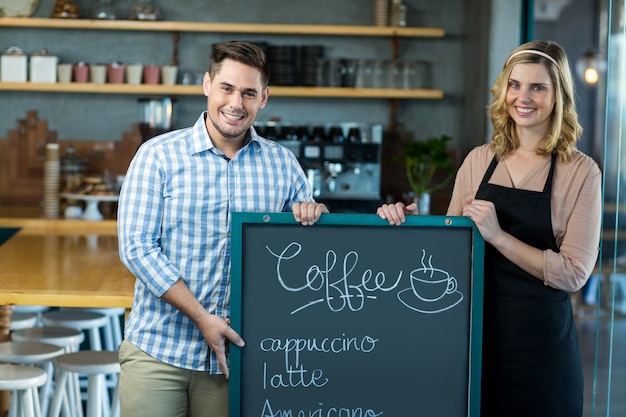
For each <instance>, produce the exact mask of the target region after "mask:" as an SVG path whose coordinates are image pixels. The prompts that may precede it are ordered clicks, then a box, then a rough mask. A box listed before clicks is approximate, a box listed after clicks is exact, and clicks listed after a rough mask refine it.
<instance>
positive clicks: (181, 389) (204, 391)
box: [120, 340, 228, 417]
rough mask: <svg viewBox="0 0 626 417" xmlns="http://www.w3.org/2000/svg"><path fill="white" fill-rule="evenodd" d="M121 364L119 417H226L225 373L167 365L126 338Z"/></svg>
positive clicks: (226, 392)
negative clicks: (212, 373) (214, 373)
mask: <svg viewBox="0 0 626 417" xmlns="http://www.w3.org/2000/svg"><path fill="white" fill-rule="evenodd" d="M120 364H121V368H122V371H121V373H120V410H121V417H228V380H227V379H226V378H224V375H210V374H209V373H208V372H200V371H190V370H188V369H181V368H177V367H174V366H171V365H167V364H165V363H163V362H160V361H158V360H156V359H154V358H152V357H151V356H149V355H147V354H146V353H144V352H143V351H142V350H140V349H138V348H137V347H136V346H135V345H133V344H132V343H130V342H128V341H126V340H124V342H122V346H121V347H120Z"/></svg>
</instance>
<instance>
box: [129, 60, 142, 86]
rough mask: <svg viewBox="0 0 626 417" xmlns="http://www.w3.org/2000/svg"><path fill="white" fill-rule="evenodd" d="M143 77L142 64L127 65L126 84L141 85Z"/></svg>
mask: <svg viewBox="0 0 626 417" xmlns="http://www.w3.org/2000/svg"><path fill="white" fill-rule="evenodd" d="M142 75H143V65H142V64H128V65H126V82H127V83H128V84H141V77H142Z"/></svg>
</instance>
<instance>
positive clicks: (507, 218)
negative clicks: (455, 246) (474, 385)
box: [377, 41, 601, 417]
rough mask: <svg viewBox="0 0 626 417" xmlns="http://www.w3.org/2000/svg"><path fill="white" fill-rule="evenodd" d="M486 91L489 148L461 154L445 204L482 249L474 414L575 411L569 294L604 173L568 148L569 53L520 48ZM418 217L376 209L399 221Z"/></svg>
mask: <svg viewBox="0 0 626 417" xmlns="http://www.w3.org/2000/svg"><path fill="white" fill-rule="evenodd" d="M491 93H492V98H493V100H492V104H491V105H490V106H489V116H490V119H491V123H492V124H493V130H494V132H493V137H492V141H491V143H489V144H485V145H482V146H479V147H477V148H475V149H474V150H472V151H471V152H470V153H469V154H468V156H467V157H466V159H465V161H464V162H463V164H462V166H461V168H460V169H459V171H458V173H457V177H456V180H455V185H454V190H453V193H452V199H451V202H450V205H449V207H448V215H450V216H458V215H463V216H468V217H469V218H471V219H472V220H473V221H474V222H475V224H476V226H477V228H478V230H479V231H480V233H481V235H482V236H483V238H484V240H485V242H486V248H485V263H484V270H485V294H484V310H483V314H484V325H483V367H482V390H481V391H482V401H481V415H482V416H509V417H510V416H525V417H526V416H551V417H556V416H568V417H571V416H582V413H583V375H582V365H581V359H580V352H579V347H578V337H577V333H576V327H575V323H574V318H573V313H572V306H571V301H570V293H572V292H574V291H577V290H579V289H580V288H581V287H582V286H583V285H584V284H585V282H586V280H587V278H588V277H589V275H590V274H591V272H592V269H593V267H594V265H595V263H596V260H597V255H598V246H599V239H600V219H601V194H600V183H601V174H600V170H599V168H598V166H597V164H596V163H595V162H594V161H593V160H592V159H591V158H589V157H588V156H586V155H584V154H583V153H582V152H580V151H579V150H578V149H576V148H575V146H576V142H577V141H578V139H579V138H580V136H581V134H582V128H581V127H580V125H579V124H578V121H577V114H576V108H575V103H574V92H573V83H572V75H571V72H570V67H569V63H568V60H567V56H566V54H565V52H564V51H563V50H562V49H561V47H560V46H559V45H557V44H556V43H554V42H544V41H535V42H529V43H526V44H524V45H521V46H520V47H518V48H517V49H515V50H514V51H513V52H512V53H511V55H510V56H509V58H508V59H507V61H506V63H505V64H504V67H503V69H502V72H501V74H500V75H499V76H498V78H497V79H496V81H495V83H494V86H493V88H492V89H491ZM415 210H416V207H415V206H413V205H409V206H406V207H405V206H404V205H403V204H401V203H396V204H395V205H383V206H381V207H379V209H378V211H377V213H378V214H379V216H381V217H382V218H384V219H387V220H388V221H389V223H391V224H400V223H402V222H403V221H404V219H405V217H404V216H405V214H416V213H415Z"/></svg>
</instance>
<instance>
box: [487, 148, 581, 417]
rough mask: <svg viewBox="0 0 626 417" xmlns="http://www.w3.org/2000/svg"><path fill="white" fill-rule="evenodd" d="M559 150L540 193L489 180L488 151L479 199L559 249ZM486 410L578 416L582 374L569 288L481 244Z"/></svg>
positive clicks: (505, 222)
mask: <svg viewBox="0 0 626 417" xmlns="http://www.w3.org/2000/svg"><path fill="white" fill-rule="evenodd" d="M555 162H556V155H552V162H551V166H550V173H549V174H548V178H547V180H546V184H545V186H544V189H543V191H542V192H536V191H528V190H519V189H514V188H508V187H503V186H499V185H494V184H489V183H488V181H489V179H490V178H491V175H492V174H493V171H494V170H495V168H496V165H497V164H498V161H497V159H496V157H494V158H493V160H492V161H491V164H490V165H489V168H488V169H487V172H486V173H485V176H484V178H483V180H482V182H481V184H480V187H479V189H478V192H477V193H476V198H477V199H481V200H489V201H492V202H493V203H494V205H495V208H496V213H497V215H498V221H499V223H500V227H501V228H502V229H503V230H504V231H505V232H507V233H509V234H511V235H513V236H514V237H516V238H517V239H519V240H521V241H522V242H525V243H527V244H529V245H531V246H534V247H536V248H538V249H541V250H544V249H551V250H553V251H555V252H558V251H559V248H558V247H557V245H556V240H555V238H554V233H553V231H552V216H551V210H550V196H551V194H552V178H553V176H554V166H555ZM484 267H485V296H484V312H483V314H484V320H483V323H484V324H483V359H482V360H483V366H482V388H481V391H482V400H481V416H483V417H492V416H497V417H514V416H520V417H522V416H523V417H543V416H545V417H559V416H563V417H580V416H582V414H583V374H582V363H581V358H580V351H579V347H578V335H577V332H576V326H575V323H574V317H573V312H572V304H571V301H570V295H569V293H567V292H564V291H560V290H557V289H554V288H552V287H548V286H545V285H544V284H543V282H542V281H541V280H539V279H537V278H535V277H533V276H532V275H530V274H529V273H527V272H525V271H524V270H522V269H521V268H519V267H518V266H517V265H515V264H514V263H513V262H511V261H509V260H508V259H507V258H506V257H504V256H503V255H502V254H501V253H500V252H498V251H497V250H496V249H495V248H494V247H493V246H491V245H490V244H486V245H485V265H484Z"/></svg>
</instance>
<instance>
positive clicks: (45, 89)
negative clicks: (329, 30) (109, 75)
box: [0, 82, 443, 99]
mask: <svg viewBox="0 0 626 417" xmlns="http://www.w3.org/2000/svg"><path fill="white" fill-rule="evenodd" d="M0 91H22V92H38V93H96V94H131V95H132V94H149V95H168V96H169V95H174V96H178V95H194V96H201V95H203V93H202V87H201V86H199V85H163V84H95V83H31V82H0ZM270 96H274V97H318V98H324V97H326V98H389V99H442V98H443V91H441V90H428V89H422V90H403V89H385V88H333V87H280V86H276V87H274V86H270Z"/></svg>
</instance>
